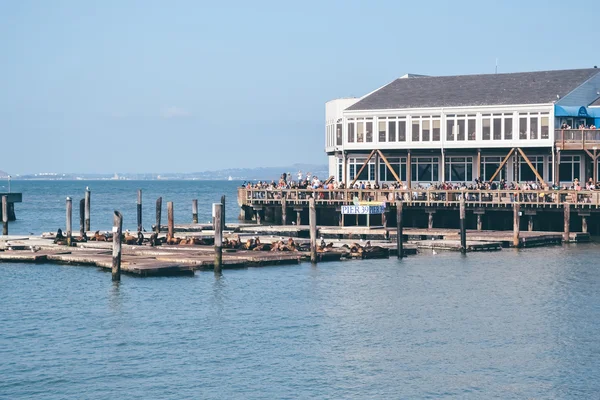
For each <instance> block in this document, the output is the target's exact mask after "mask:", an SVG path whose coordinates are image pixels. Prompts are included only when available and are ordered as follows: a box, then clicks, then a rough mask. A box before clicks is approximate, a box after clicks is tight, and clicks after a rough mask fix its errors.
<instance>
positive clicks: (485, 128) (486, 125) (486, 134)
mask: <svg viewBox="0 0 600 400" xmlns="http://www.w3.org/2000/svg"><path fill="white" fill-rule="evenodd" d="M481 125H482V126H481V135H482V138H483V140H490V133H491V121H490V119H489V118H483V119H482V120H481Z"/></svg>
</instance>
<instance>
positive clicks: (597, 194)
mask: <svg viewBox="0 0 600 400" xmlns="http://www.w3.org/2000/svg"><path fill="white" fill-rule="evenodd" d="M239 191H240V192H239V193H238V199H240V200H241V199H244V200H243V202H240V205H261V204H273V203H279V202H281V200H282V198H283V197H284V196H285V199H286V201H287V203H288V204H289V205H290V206H292V205H293V204H305V203H306V204H308V199H309V198H311V197H314V198H315V203H316V204H323V205H346V204H353V203H354V202H355V201H359V202H376V203H392V202H395V201H396V200H402V201H403V202H404V203H405V204H407V205H419V206H423V205H425V206H457V205H459V203H460V200H461V198H462V197H463V196H464V198H465V202H466V203H467V205H469V206H478V205H480V206H498V207H501V206H508V205H509V204H511V203H516V202H518V203H522V204H530V205H532V206H546V205H550V206H552V205H553V206H559V205H563V204H565V203H569V204H572V205H579V206H585V207H590V208H598V207H600V190H598V191H586V190H580V191H576V190H437V189H426V190H425V189H362V190H361V189H251V188H240V189H239Z"/></svg>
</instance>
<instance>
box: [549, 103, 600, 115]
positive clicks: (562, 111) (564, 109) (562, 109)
mask: <svg viewBox="0 0 600 400" xmlns="http://www.w3.org/2000/svg"><path fill="white" fill-rule="evenodd" d="M594 111H595V110H593V109H589V108H587V107H583V106H581V107H577V106H554V116H555V117H580V118H593V117H594Z"/></svg>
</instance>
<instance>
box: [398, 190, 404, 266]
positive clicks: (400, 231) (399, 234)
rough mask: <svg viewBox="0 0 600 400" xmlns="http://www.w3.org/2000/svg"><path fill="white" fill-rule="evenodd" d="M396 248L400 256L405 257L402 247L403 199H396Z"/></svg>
mask: <svg viewBox="0 0 600 400" xmlns="http://www.w3.org/2000/svg"><path fill="white" fill-rule="evenodd" d="M396 250H397V252H398V258H402V257H404V249H403V248H402V201H401V200H396Z"/></svg>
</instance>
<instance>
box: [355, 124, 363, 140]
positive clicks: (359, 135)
mask: <svg viewBox="0 0 600 400" xmlns="http://www.w3.org/2000/svg"><path fill="white" fill-rule="evenodd" d="M364 141H365V123H364V122H363V121H358V122H357V123H356V142H357V143H362V142H364Z"/></svg>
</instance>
